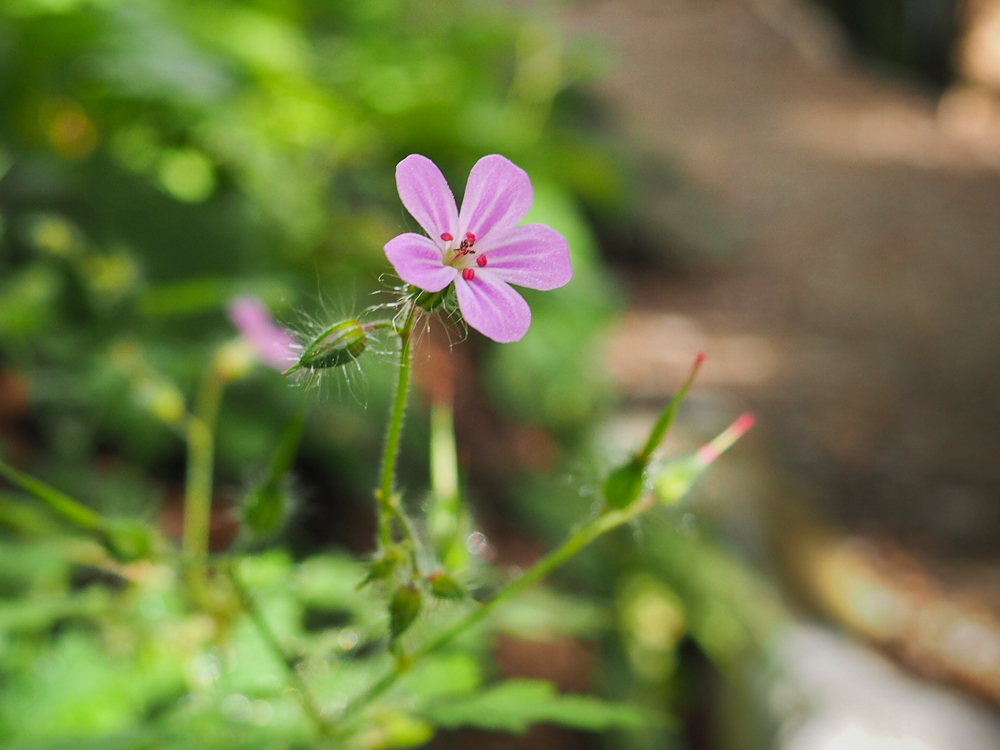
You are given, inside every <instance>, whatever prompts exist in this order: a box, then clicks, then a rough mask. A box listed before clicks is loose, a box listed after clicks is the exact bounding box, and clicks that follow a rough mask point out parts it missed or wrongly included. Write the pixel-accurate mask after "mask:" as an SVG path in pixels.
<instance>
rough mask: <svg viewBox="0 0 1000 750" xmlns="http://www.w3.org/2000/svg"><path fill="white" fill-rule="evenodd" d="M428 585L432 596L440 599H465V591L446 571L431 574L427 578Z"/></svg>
mask: <svg viewBox="0 0 1000 750" xmlns="http://www.w3.org/2000/svg"><path fill="white" fill-rule="evenodd" d="M427 583H428V584H429V585H430V587H431V594H432V595H433V596H436V597H437V598H438V599H464V598H465V589H463V588H462V587H461V585H459V583H458V581H456V580H455V579H454V578H452V577H451V576H450V575H448V574H447V573H445V572H444V571H438V572H437V573H431V574H430V575H429V576H427Z"/></svg>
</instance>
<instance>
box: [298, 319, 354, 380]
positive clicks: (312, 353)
mask: <svg viewBox="0 0 1000 750" xmlns="http://www.w3.org/2000/svg"><path fill="white" fill-rule="evenodd" d="M367 346H368V334H367V332H366V331H365V327H364V326H363V325H361V323H360V322H358V321H357V320H353V319H350V320H342V321H340V322H339V323H335V324H333V325H332V326H330V327H329V328H327V329H326V330H325V331H323V333H321V334H320V335H319V336H317V337H316V338H315V339H313V342H312V343H311V344H309V346H307V347H306V350H305V351H304V352H303V353H302V356H301V357H300V358H299V361H298V362H297V363H295V364H294V365H292V366H291V367H290V368H288V369H287V370H285V374H286V375H288V374H290V373H293V372H295V371H296V370H323V369H326V368H329V367H342V366H343V365H346V364H347V363H348V362H350V361H352V360H355V359H357V358H358V357H360V356H361V353H362V352H363V351H364V350H365V347H367Z"/></svg>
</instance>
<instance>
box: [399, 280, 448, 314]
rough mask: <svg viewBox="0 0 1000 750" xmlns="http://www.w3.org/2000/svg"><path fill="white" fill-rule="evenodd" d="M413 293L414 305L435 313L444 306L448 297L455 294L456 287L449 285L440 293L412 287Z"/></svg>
mask: <svg viewBox="0 0 1000 750" xmlns="http://www.w3.org/2000/svg"><path fill="white" fill-rule="evenodd" d="M410 290H411V291H412V293H413V304H415V305H416V306H417V307H419V308H421V309H422V310H426V311H427V312H434V311H435V310H437V309H438V308H439V307H441V306H442V305H444V303H445V302H446V301H447V300H448V297H449V296H451V295H453V294H454V293H455V285H454V284H449V285H448V286H446V287H445V288H444V289H442V290H441V291H440V292H425V291H424V290H423V289H417V288H416V287H410Z"/></svg>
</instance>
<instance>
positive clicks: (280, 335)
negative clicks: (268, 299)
mask: <svg viewBox="0 0 1000 750" xmlns="http://www.w3.org/2000/svg"><path fill="white" fill-rule="evenodd" d="M229 319H230V320H231V321H232V322H233V325H234V326H236V330H238V331H239V332H240V336H242V337H243V340H244V341H246V342H247V344H249V345H250V348H251V349H253V351H254V354H256V355H257V359H259V360H260V361H261V362H262V363H263V364H265V365H267V366H268V367H271V368H274V369H275V370H277V371H278V372H282V371H283V370H286V369H288V368H289V367H291V366H292V365H294V364H295V363H296V362H297V361H298V359H299V357H298V355H297V354H296V353H295V349H296V343H295V339H294V338H292V335H291V334H290V333H288V331H285V330H283V329H281V328H278V326H276V325H275V324H274V321H273V320H271V314H270V313H269V312H268V311H267V308H266V307H264V303H263V302H261V301H260V300H259V299H257V298H256V297H237V298H236V299H234V300H233V301H232V302H230V303H229Z"/></svg>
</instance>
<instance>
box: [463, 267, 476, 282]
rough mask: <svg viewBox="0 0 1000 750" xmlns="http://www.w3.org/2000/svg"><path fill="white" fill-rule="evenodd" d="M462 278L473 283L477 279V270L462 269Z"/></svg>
mask: <svg viewBox="0 0 1000 750" xmlns="http://www.w3.org/2000/svg"><path fill="white" fill-rule="evenodd" d="M462 278H463V279H465V280H466V281H472V280H473V279H474V278H476V269H474V268H464V269H462Z"/></svg>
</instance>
